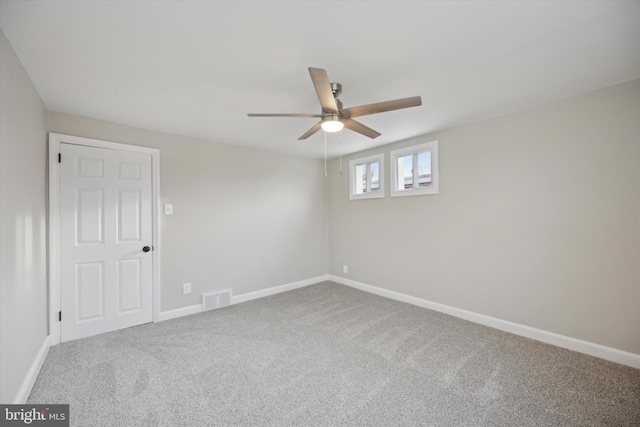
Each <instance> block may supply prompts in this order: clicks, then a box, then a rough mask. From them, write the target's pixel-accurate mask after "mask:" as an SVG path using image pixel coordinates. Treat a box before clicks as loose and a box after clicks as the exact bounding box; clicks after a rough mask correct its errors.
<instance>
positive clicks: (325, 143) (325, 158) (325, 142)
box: [324, 132, 327, 176]
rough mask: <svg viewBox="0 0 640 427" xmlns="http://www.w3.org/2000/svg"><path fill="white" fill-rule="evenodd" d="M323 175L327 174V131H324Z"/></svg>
mask: <svg viewBox="0 0 640 427" xmlns="http://www.w3.org/2000/svg"><path fill="white" fill-rule="evenodd" d="M324 176H327V133H326V132H324Z"/></svg>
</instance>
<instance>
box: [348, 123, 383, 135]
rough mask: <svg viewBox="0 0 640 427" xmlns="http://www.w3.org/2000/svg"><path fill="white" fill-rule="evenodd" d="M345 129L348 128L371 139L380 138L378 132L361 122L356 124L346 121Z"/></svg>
mask: <svg viewBox="0 0 640 427" xmlns="http://www.w3.org/2000/svg"><path fill="white" fill-rule="evenodd" d="M344 127H346V128H347V129H349V130H352V131H354V132H358V133H360V134H362V135H364V136H368V137H369V138H371V139H373V138H377V137H379V136H380V133H379V132H376V131H375V130H373V129H371V128H370V127H367V126H365V125H363V124H362V123H360V122H356V121H355V120H351V119H350V120H345V121H344Z"/></svg>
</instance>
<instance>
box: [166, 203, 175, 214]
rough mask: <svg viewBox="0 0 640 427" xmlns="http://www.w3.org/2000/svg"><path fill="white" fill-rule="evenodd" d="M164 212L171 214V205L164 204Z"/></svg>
mask: <svg viewBox="0 0 640 427" xmlns="http://www.w3.org/2000/svg"><path fill="white" fill-rule="evenodd" d="M164 214H165V215H173V205H164Z"/></svg>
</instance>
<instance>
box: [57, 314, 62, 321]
mask: <svg viewBox="0 0 640 427" xmlns="http://www.w3.org/2000/svg"><path fill="white" fill-rule="evenodd" d="M58 322H62V312H61V311H59V312H58Z"/></svg>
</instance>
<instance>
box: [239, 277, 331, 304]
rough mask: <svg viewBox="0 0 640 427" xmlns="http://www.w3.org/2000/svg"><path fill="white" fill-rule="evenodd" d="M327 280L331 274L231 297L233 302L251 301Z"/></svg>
mask: <svg viewBox="0 0 640 427" xmlns="http://www.w3.org/2000/svg"><path fill="white" fill-rule="evenodd" d="M325 280H329V275H328V274H325V275H322V276H318V277H313V278H311V279H305V280H300V281H298V282H293V283H287V284H286V285H280V286H274V287H271V288H267V289H260V290H259V291H255V292H248V293H246V294H241V295H237V296H233V297H231V304H232V305H233V304H239V303H241V302H246V301H251V300H253V299H258V298H264V297H268V296H269V295H275V294H279V293H281V292H286V291H292V290H294V289H298V288H304V287H305V286H309V285H314V284H316V283H320V282H324V281H325Z"/></svg>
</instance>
